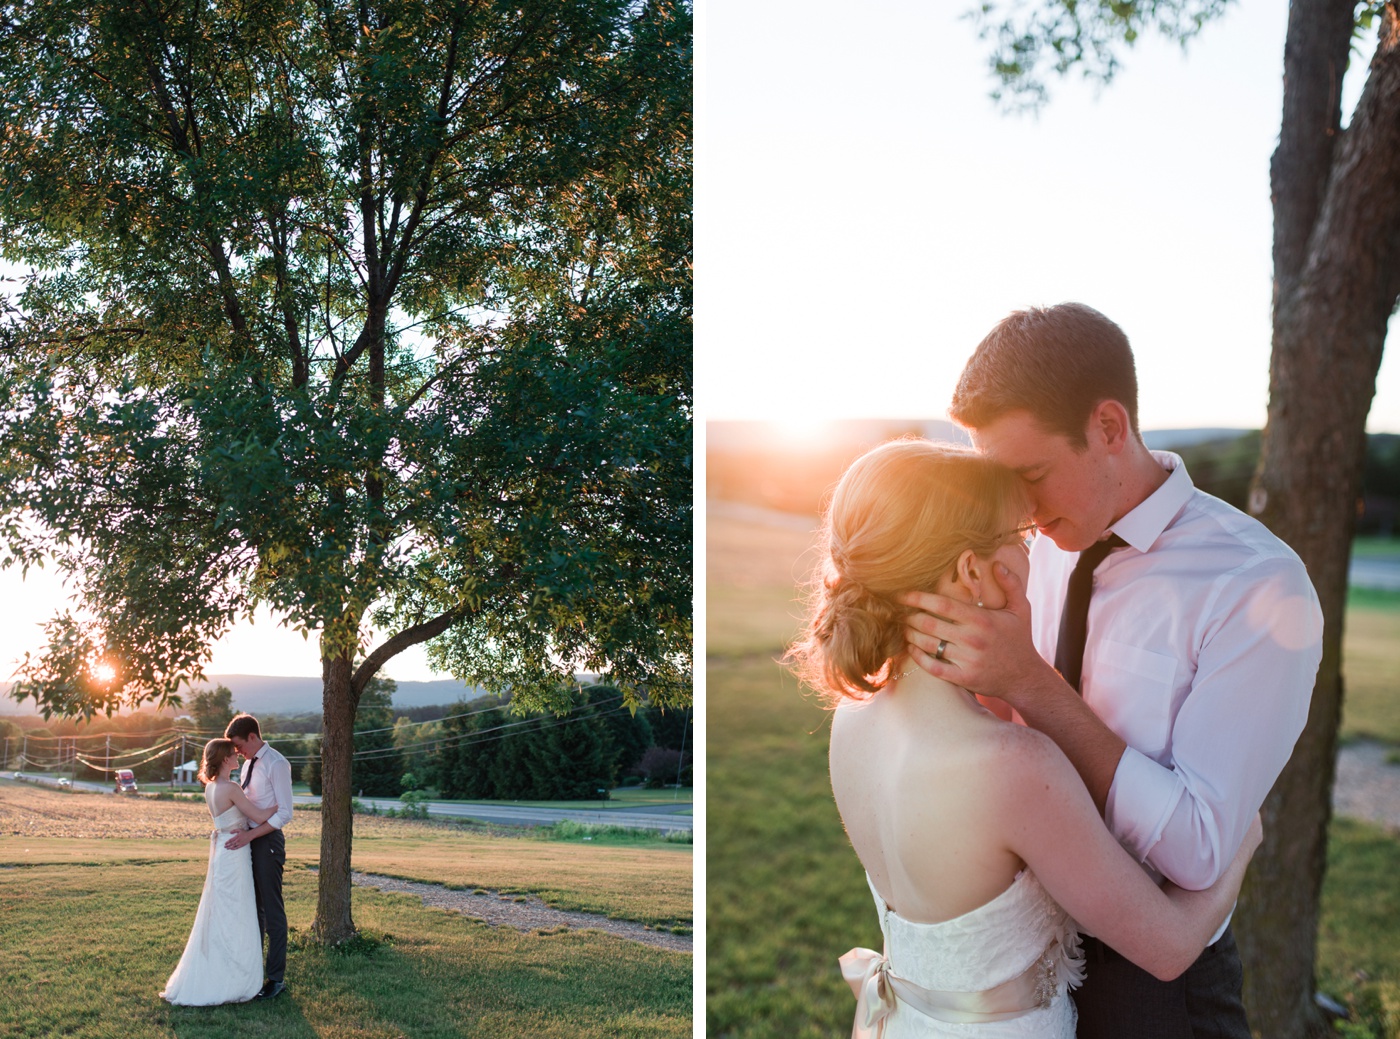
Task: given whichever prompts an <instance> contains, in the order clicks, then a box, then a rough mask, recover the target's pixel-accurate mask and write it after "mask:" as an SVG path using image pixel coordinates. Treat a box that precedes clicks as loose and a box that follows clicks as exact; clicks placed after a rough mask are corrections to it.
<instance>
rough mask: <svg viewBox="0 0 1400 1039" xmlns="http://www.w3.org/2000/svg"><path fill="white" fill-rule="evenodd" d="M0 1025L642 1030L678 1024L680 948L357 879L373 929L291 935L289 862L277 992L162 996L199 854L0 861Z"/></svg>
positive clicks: (100, 1032)
mask: <svg viewBox="0 0 1400 1039" xmlns="http://www.w3.org/2000/svg"><path fill="white" fill-rule="evenodd" d="M0 875H3V878H4V879H3V882H2V883H0V914H3V915H0V919H3V921H4V924H3V927H4V933H5V941H4V942H3V943H0V985H3V989H4V992H5V998H4V999H3V1000H0V1034H3V1035H5V1036H11V1037H15V1039H21V1037H23V1039H38V1037H47V1036H56V1035H63V1036H71V1037H76V1039H89V1037H91V1039H110V1037H117V1036H141V1037H143V1039H145V1037H166V1036H170V1037H177V1036H178V1037H179V1039H224V1037H228V1036H235V1035H257V1036H259V1037H268V1039H302V1037H306V1039H311V1037H317V1039H351V1037H354V1039H394V1037H400V1036H413V1037H414V1039H437V1037H442V1039H447V1037H457V1036H483V1037H490V1039H499V1037H501V1036H516V1035H530V1036H541V1037H560V1039H563V1037H570V1039H572V1037H599V1039H602V1037H612V1036H630V1037H637V1039H642V1037H648V1039H650V1037H653V1036H667V1037H669V1036H674V1037H686V1036H689V1035H690V1034H691V1010H690V1003H691V982H690V973H691V958H690V957H689V956H684V955H678V954H674V953H666V952H663V951H660V950H656V949H651V948H648V947H646V946H642V945H639V944H637V943H635V942H627V941H621V940H618V939H614V938H610V937H607V936H605V935H602V934H601V933H599V932H596V931H593V932H567V933H562V934H555V935H548V936H545V935H540V934H526V933H522V932H520V931H516V930H514V929H513V928H508V927H498V928H493V927H488V926H486V925H485V924H480V923H475V922H473V921H470V920H467V919H465V918H463V917H461V916H459V915H457V914H454V913H448V912H445V911H443V910H434V909H427V908H425V907H424V906H423V905H422V903H421V902H419V901H418V899H416V898H412V897H408V896H403V895H386V894H382V893H379V892H376V891H365V890H362V889H357V891H356V893H355V920H356V923H357V925H358V926H359V927H360V928H361V929H362V930H365V931H368V932H371V933H375V934H378V935H386V936H388V942H387V943H386V944H383V945H380V946H379V947H377V948H374V949H371V950H369V951H366V952H362V953H351V954H337V953H330V952H326V951H325V950H323V949H321V948H319V947H317V946H315V945H311V944H308V943H306V942H305V941H304V940H303V934H304V931H305V927H306V925H307V923H308V922H309V921H310V918H311V915H312V913H313V912H314V908H315V900H316V878H315V876H314V875H313V874H311V873H310V872H309V871H308V870H306V869H305V868H303V867H301V866H297V867H294V868H289V869H288V871H287V874H286V881H285V894H286V898H287V910H288V917H289V918H290V919H291V921H292V924H293V927H294V928H297V929H298V931H299V932H300V933H294V934H293V936H292V943H291V948H290V952H289V956H288V964H287V980H288V985H289V991H288V993H287V994H286V995H285V996H283V997H282V998H280V999H278V1000H276V1001H273V1002H271V1003H253V1004H245V1005H241V1006H225V1007H171V1006H168V1005H167V1004H166V1003H165V1002H164V1001H163V1000H161V999H159V998H158V996H157V994H158V993H159V992H160V990H161V988H162V987H163V986H164V984H165V979H166V978H167V977H168V976H169V974H170V972H171V971H172V970H173V969H174V967H175V964H176V962H177V961H178V960H179V956H180V950H181V949H182V948H183V946H184V942H185V938H186V936H187V935H188V933H189V928H190V925H191V923H192V921H193V920H194V912H195V907H196V905H197V904H198V902H199V893H200V889H201V887H202V884H203V877H204V863H203V862H191V861H163V862H146V863H130V862H127V863H122V862H111V863H106V864H102V865H90V866H74V865H71V864H64V865H35V866H27V867H5V868H4V869H3V873H2V874H0Z"/></svg>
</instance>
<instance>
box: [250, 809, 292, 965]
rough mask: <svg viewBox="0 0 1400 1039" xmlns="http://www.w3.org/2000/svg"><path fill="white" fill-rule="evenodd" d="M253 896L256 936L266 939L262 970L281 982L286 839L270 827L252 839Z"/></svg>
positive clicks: (284, 948)
mask: <svg viewBox="0 0 1400 1039" xmlns="http://www.w3.org/2000/svg"><path fill="white" fill-rule="evenodd" d="M248 847H250V848H251V849H252V851H253V896H254V897H255V898H256V899H257V902H258V935H259V937H260V938H266V940H267V960H266V963H265V966H264V967H263V973H264V974H265V975H266V977H267V980H268V981H282V980H283V979H284V976H285V974H286V972H287V910H286V908H285V907H284V906H283V905H282V867H283V866H284V865H286V862H287V839H286V838H285V837H283V836H282V831H281V830H273V831H272V832H271V833H269V834H264V835H263V836H262V837H258V838H257V839H255V840H254V841H252V842H251V843H250V844H249V845H248Z"/></svg>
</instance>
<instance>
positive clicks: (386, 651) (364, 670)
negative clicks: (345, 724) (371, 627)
mask: <svg viewBox="0 0 1400 1039" xmlns="http://www.w3.org/2000/svg"><path fill="white" fill-rule="evenodd" d="M466 616H467V612H466V611H465V610H449V611H447V612H446V613H440V614H438V615H437V616H436V617H434V618H433V619H432V620H430V621H424V622H423V623H422V624H415V625H414V626H413V627H411V628H405V629H404V630H403V631H401V632H399V633H398V634H397V635H395V636H394V637H393V638H391V639H389V640H388V641H387V642H381V643H380V644H379V646H378V647H377V648H376V649H375V650H374V652H372V653H371V654H370V655H369V656H367V657H365V660H364V663H362V664H361V665H360V666H359V667H358V668H356V669H355V674H354V676H353V677H352V678H351V679H350V684H351V686H352V687H353V688H354V690H355V698H356V699H357V700H358V699H359V696H360V694H361V693H362V692H364V688H365V686H366V685H368V684H369V680H370V679H371V678H373V677H374V676H375V675H376V674H378V673H379V669H380V668H381V667H383V666H384V665H385V664H386V663H387V662H388V661H389V660H390V659H391V658H393V657H396V656H398V655H399V654H400V653H402V652H403V651H404V650H406V649H408V648H409V647H410V646H416V645H418V644H419V643H420V642H427V641H428V640H429V639H431V638H435V637H436V636H438V635H441V634H442V633H443V632H444V631H446V630H447V629H448V628H450V627H452V625H454V624H456V623H457V622H458V621H460V620H463V619H465V618H466Z"/></svg>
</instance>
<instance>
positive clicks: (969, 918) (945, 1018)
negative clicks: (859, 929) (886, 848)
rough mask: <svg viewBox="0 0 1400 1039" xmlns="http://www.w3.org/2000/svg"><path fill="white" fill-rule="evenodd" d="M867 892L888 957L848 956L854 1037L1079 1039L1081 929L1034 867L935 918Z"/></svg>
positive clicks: (868, 952) (845, 970) (867, 952)
mask: <svg viewBox="0 0 1400 1039" xmlns="http://www.w3.org/2000/svg"><path fill="white" fill-rule="evenodd" d="M865 880H866V883H867V884H870V877H869V875H867V876H866V878H865ZM870 893H871V894H872V895H873V896H874V898H875V908H876V910H877V911H878V912H879V914H880V930H881V931H882V932H883V933H884V936H885V953H884V954H883V955H882V954H880V953H877V952H875V951H874V950H872V949H852V950H851V951H850V952H848V953H846V955H845V956H842V957H841V972H842V974H843V975H844V976H845V978H846V981H847V982H848V983H849V984H850V986H851V989H852V991H854V992H855V994H856V1001H857V1002H856V1022H855V1027H854V1029H853V1030H852V1032H851V1035H852V1037H853V1039H927V1037H930V1036H962V1037H967V1039H1074V1026H1075V1020H1076V1018H1075V1011H1074V1002H1073V1001H1072V1000H1071V999H1070V998H1069V995H1068V992H1067V989H1068V988H1070V987H1074V986H1077V985H1078V984H1079V983H1080V982H1081V981H1082V980H1083V978H1084V963H1083V955H1082V953H1080V951H1079V933H1078V931H1077V930H1076V929H1075V924H1074V921H1073V920H1071V919H1070V918H1069V915H1068V914H1067V913H1066V912H1065V911H1064V910H1063V909H1061V908H1060V907H1059V905H1058V904H1057V903H1056V902H1055V900H1054V899H1053V898H1051V897H1050V895H1049V894H1048V893H1047V892H1046V890H1045V889H1044V888H1043V887H1041V886H1040V881H1038V880H1036V878H1035V875H1034V874H1033V873H1031V871H1030V870H1022V871H1021V872H1020V873H1019V874H1017V876H1016V879H1015V880H1014V881H1013V882H1012V884H1011V886H1010V887H1008V888H1007V889H1006V890H1005V891H1003V892H1002V893H1001V894H1000V895H998V896H997V897H996V898H994V899H992V900H991V901H990V902H987V903H985V904H983V905H980V906H978V907H977V908H976V909H974V910H972V911H971V912H970V913H964V914H963V915H962V916H959V917H956V918H955V919H952V920H946V921H944V922H942V923H937V924H924V923H916V922H914V921H912V920H905V919H904V918H903V917H901V916H900V915H899V914H898V913H896V912H894V911H893V910H891V909H890V908H889V906H887V905H886V904H885V901H884V899H883V898H881V897H880V893H879V892H878V891H876V890H875V885H874V884H870Z"/></svg>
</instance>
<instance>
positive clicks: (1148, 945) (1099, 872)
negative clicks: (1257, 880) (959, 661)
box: [996, 729, 1262, 981]
mask: <svg viewBox="0 0 1400 1039" xmlns="http://www.w3.org/2000/svg"><path fill="white" fill-rule="evenodd" d="M1013 739H1014V740H1015V742H1016V743H1017V744H1020V746H1019V747H1018V748H1017V752H1016V753H1014V754H1013V755H1010V756H1009V758H1008V760H1007V772H1006V774H1005V777H1004V778H1005V779H1006V782H1004V783H998V784H997V788H998V791H999V794H998V795H997V801H998V805H997V808H996V810H998V811H1000V812H1001V813H1002V817H1003V818H1004V819H1005V820H1006V823H1007V829H1006V831H1005V833H1006V837H1007V840H1008V843H1009V845H1010V847H1011V849H1012V850H1013V851H1015V852H1016V853H1017V854H1018V855H1019V856H1020V857H1021V858H1022V859H1023V860H1024V861H1025V862H1026V864H1027V865H1028V866H1029V867H1030V868H1031V870H1032V871H1033V872H1034V873H1035V875H1036V876H1037V877H1038V878H1039V880H1040V882H1041V884H1043V885H1044V886H1045V889H1046V890H1047V891H1048V892H1049V893H1050V894H1051V896H1052V897H1053V898H1054V899H1055V901H1057V902H1058V903H1059V904H1060V905H1061V906H1063V907H1064V908H1065V910H1066V911H1068V912H1069V914H1070V915H1071V916H1072V917H1074V919H1075V920H1076V921H1077V922H1078V923H1079V925H1080V926H1081V927H1083V928H1084V930H1086V931H1087V932H1089V933H1090V934H1092V935H1094V936H1095V937H1097V938H1098V939H1099V940H1100V941H1102V942H1103V943H1104V944H1106V945H1108V946H1110V947H1111V948H1113V949H1115V950H1116V951H1118V952H1119V953H1121V954H1122V955H1124V956H1126V957H1127V958H1128V959H1130V960H1132V961H1133V962H1134V963H1136V964H1137V965H1138V966H1139V967H1141V968H1143V969H1144V970H1146V971H1148V972H1149V973H1150V974H1152V975H1154V976H1155V977H1157V978H1160V979H1161V980H1163V981H1170V980H1171V979H1173V978H1175V977H1177V976H1179V975H1180V974H1181V973H1182V972H1183V971H1185V970H1186V968H1187V967H1189V966H1190V965H1191V964H1192V963H1194V962H1195V960H1196V958H1197V957H1198V956H1199V955H1200V954H1201V950H1203V949H1204V948H1205V947H1206V944H1207V943H1208V942H1209V941H1210V939H1211V937H1212V936H1213V935H1214V934H1215V932H1216V931H1217V930H1219V929H1220V925H1221V924H1223V923H1224V922H1225V919H1226V917H1227V916H1229V914H1230V910H1231V908H1232V907H1233V906H1234V904H1235V899H1236V897H1237V896H1238V895H1239V891H1240V884H1241V883H1242V882H1243V880H1244V872H1245V867H1246V866H1248V865H1249V860H1250V857H1251V856H1252V855H1253V854H1254V850H1255V848H1257V847H1258V846H1259V841H1260V839H1261V835H1262V830H1261V828H1260V826H1259V824H1258V822H1257V821H1256V823H1255V825H1254V826H1253V827H1251V829H1250V832H1249V834H1248V835H1246V837H1245V841H1244V844H1243V846H1242V847H1241V848H1240V850H1239V852H1238V853H1237V854H1236V855H1235V859H1234V861H1233V862H1232V863H1231V864H1230V867H1229V868H1228V869H1227V870H1226V871H1225V873H1224V874H1223V875H1222V876H1221V877H1220V879H1219V880H1218V881H1217V882H1216V883H1215V884H1213V885H1212V886H1211V887H1209V888H1206V889H1205V890H1204V891H1186V890H1184V889H1182V888H1178V887H1176V886H1175V885H1172V884H1168V885H1166V887H1165V888H1159V887H1158V886H1157V885H1156V884H1154V883H1153V882H1152V880H1151V879H1150V878H1149V877H1148V876H1147V874H1146V873H1145V872H1143V869H1142V867H1141V866H1140V865H1139V864H1138V863H1137V862H1136V861H1134V860H1133V858H1132V857H1131V856H1130V855H1129V854H1128V853H1127V852H1126V851H1124V850H1123V848H1122V846H1121V845H1119V843H1118V841H1117V840H1116V839H1115V838H1114V837H1113V835H1112V834H1111V833H1110V832H1109V830H1108V828H1107V827H1106V826H1105V825H1104V823H1103V820H1102V819H1101V818H1100V817H1099V813H1098V810H1097V809H1096V808H1095V807H1094V803H1093V801H1092V800H1091V799H1090V797H1089V792H1088V791H1087V790H1086V789H1085V787H1084V783H1083V781H1082V780H1081V779H1080V778H1079V774H1078V773H1077V772H1075V770H1074V767H1073V766H1072V765H1071V764H1070V763H1069V760H1068V759H1067V758H1066V757H1065V756H1064V755H1063V754H1062V753H1061V752H1060V750H1059V748H1058V747H1056V746H1055V745H1054V743H1053V742H1052V741H1051V740H1050V739H1049V738H1048V737H1045V736H1043V735H1041V734H1040V733H1037V732H1034V731H1033V730H1029V729H1021V730H1020V731H1019V732H1017V733H1015V734H1014V735H1013ZM1032 792H1033V794H1032ZM1028 795H1031V796H1028Z"/></svg>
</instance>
